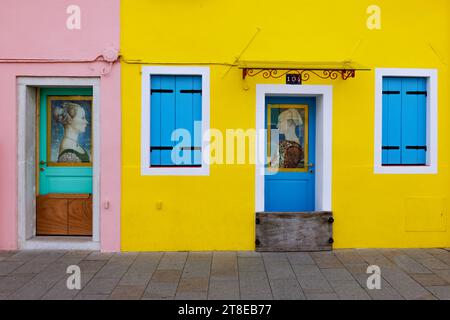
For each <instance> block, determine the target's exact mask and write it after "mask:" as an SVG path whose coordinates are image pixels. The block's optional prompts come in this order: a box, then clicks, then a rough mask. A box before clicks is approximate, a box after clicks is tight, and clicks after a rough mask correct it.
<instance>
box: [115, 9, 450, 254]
mask: <svg viewBox="0 0 450 320" xmlns="http://www.w3.org/2000/svg"><path fill="white" fill-rule="evenodd" d="M372 4H377V5H379V6H380V7H381V9H382V29H381V30H378V31H370V30H368V29H367V27H366V20H367V17H368V15H367V14H366V9H367V7H368V6H369V5H372ZM449 9H450V3H449V2H448V0H431V1H428V2H427V4H426V5H424V2H423V1H421V0H396V1H392V0H376V1H372V0H370V1H365V0H342V1H332V0H329V1H328V0H321V1H319V0H317V1H307V0H280V1H276V2H274V1H272V0H252V1H242V0H227V1H223V0H190V1H185V0H172V1H163V0H160V1H159V0H154V1H147V0H126V1H122V8H121V12H122V13H121V19H122V22H121V28H122V36H121V47H122V55H123V59H124V63H123V73H122V77H123V78H122V80H123V81H122V90H123V96H122V99H123V100H122V106H123V129H122V133H123V147H122V151H123V152H122V157H123V158H122V160H123V172H122V174H123V185H122V197H123V199H122V225H121V228H122V249H123V250H125V251H131V250H237V249H240V250H253V249H254V228H255V222H254V214H255V209H254V203H255V192H254V190H255V185H254V184H255V182H254V180H255V179H254V171H255V170H254V166H252V165H228V166H227V165H214V166H212V167H211V175H210V176H209V177H150V176H141V175H140V121H141V117H140V115H141V89H140V88H141V78H140V68H141V66H142V65H152V64H165V65H169V64H188V65H200V64H202V65H203V64H206V65H208V64H210V65H211V127H212V128H218V129H220V130H223V131H225V130H226V129H228V128H231V129H232V128H243V129H247V128H254V127H255V109H256V101H255V87H256V84H257V83H283V81H284V79H282V80H262V78H254V79H250V80H249V81H248V85H249V90H248V91H245V90H243V83H242V77H241V71H240V70H238V69H236V68H232V69H231V70H230V72H229V73H227V71H229V67H228V66H226V65H221V64H222V63H224V64H228V63H233V62H234V61H235V59H236V57H237V56H238V55H239V53H240V52H241V51H242V49H243V48H244V47H245V46H246V44H247V43H248V42H249V40H250V39H251V37H252V36H253V35H254V33H255V31H256V30H257V28H260V29H261V31H260V33H259V34H258V36H257V37H256V39H255V41H254V42H253V43H252V45H251V46H250V47H249V48H248V50H247V51H245V53H244V54H243V56H242V57H241V59H242V60H264V61H319V62H320V61H342V60H347V59H351V60H354V61H356V62H358V63H359V64H361V65H364V66H367V67H369V68H371V69H372V71H369V72H360V73H358V74H357V78H356V79H350V80H347V81H342V80H336V81H331V80H329V81H318V80H317V79H316V78H312V79H311V81H309V82H308V83H307V84H332V85H333V86H334V88H333V90H334V91H333V177H332V179H333V185H332V187H333V193H332V206H333V212H334V215H335V217H336V223H335V234H334V238H335V241H336V242H335V248H348V247H439V246H447V247H448V246H450V232H449V231H450V222H449V221H450V219H448V204H447V203H446V200H445V199H447V198H448V196H449V181H450V179H449V178H450V177H449V167H448V161H449V147H450V145H449V136H450V130H449V129H448V128H449V126H450V123H449V117H450V114H449V111H448V110H449V95H448V87H449V84H450V83H449V74H448V64H447V63H448V61H449V58H450V54H449V37H450V34H449V30H450V28H449V26H448V21H449V20H450V14H449V13H450V10H449ZM375 68H436V69H438V71H439V174H438V175H423V176H419V175H402V176H400V175H374V173H373V163H374V88H375V83H374V80H375V75H374V69H375ZM409 198H422V200H420V201H418V200H416V201H415V202H417V203H419V204H421V205H424V204H425V205H426V204H427V203H428V202H429V203H430V206H431V207H432V208H431V209H430V212H432V213H434V214H435V215H434V216H432V217H430V216H428V215H427V213H426V210H425V211H424V212H425V213H424V214H422V210H423V209H421V210H420V211H419V210H409V211H410V212H411V213H410V214H407V210H406V209H405V208H406V207H407V199H409ZM427 199H428V200H427ZM158 201H162V202H163V209H162V210H157V208H156V203H157V202H158ZM441 203H444V204H443V205H441ZM413 205H414V202H413V203H412V204H411V206H413ZM440 213H442V214H443V218H444V219H445V220H444V222H442V223H441V224H439V223H437V222H436V221H434V220H433V219H436V218H439V217H440ZM438 222H439V221H438ZM436 223H437V225H435V224H436ZM407 226H410V227H409V228H410V229H412V230H421V231H422V232H407V231H406V230H407V229H408V227H407ZM436 227H438V230H441V229H442V230H443V231H433V230H437V229H436ZM430 230H431V231H430ZM424 231H427V232H424Z"/></svg>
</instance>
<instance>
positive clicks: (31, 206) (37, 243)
mask: <svg viewBox="0 0 450 320" xmlns="http://www.w3.org/2000/svg"><path fill="white" fill-rule="evenodd" d="M45 87H52V88H58V87H59V88H61V87H66V88H67V87H70V88H77V87H78V88H92V89H93V109H94V111H93V118H94V121H93V127H92V128H93V144H94V146H95V148H94V153H93V182H92V183H93V208H92V209H93V212H92V213H93V217H92V218H93V221H92V228H93V230H92V231H93V234H92V237H81V238H80V237H36V194H35V193H36V183H37V181H36V178H35V177H36V147H37V145H38V144H37V141H36V101H37V96H36V95H37V93H36V91H37V90H36V88H45ZM17 103H18V111H17V115H18V116H17V122H18V123H17V140H18V153H17V160H18V161H17V170H18V171H17V172H18V174H17V179H18V184H17V186H18V190H17V228H18V248H19V249H22V250H34V249H39V250H41V249H48V250H100V78H72V77H18V80H17Z"/></svg>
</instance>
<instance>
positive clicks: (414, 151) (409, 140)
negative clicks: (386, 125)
mask: <svg viewBox="0 0 450 320" xmlns="http://www.w3.org/2000/svg"><path fill="white" fill-rule="evenodd" d="M401 150H402V164H404V165H424V164H426V152H427V150H426V79H422V78H404V79H403V85H402V149H401Z"/></svg>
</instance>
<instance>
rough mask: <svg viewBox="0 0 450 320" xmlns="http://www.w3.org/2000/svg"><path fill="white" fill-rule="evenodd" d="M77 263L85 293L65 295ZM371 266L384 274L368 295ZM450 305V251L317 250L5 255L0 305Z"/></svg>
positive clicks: (0, 268)
mask: <svg viewBox="0 0 450 320" xmlns="http://www.w3.org/2000/svg"><path fill="white" fill-rule="evenodd" d="M70 265H78V266H79V267H80V269H81V272H82V277H81V280H82V288H81V290H68V289H67V286H66V281H67V277H68V276H69V275H68V274H66V269H67V267H68V266H70ZM369 265H378V266H379V267H380V268H381V272H382V288H381V290H368V289H367V287H366V281H367V277H368V274H367V273H366V271H367V267H368V266H369ZM6 299H50V300H55V299H76V300H78V299H89V300H97V299H151V300H155V299H156V300H159V299H165V300H167V299H186V300H190V299H196V300H197V299H201V300H204V299H211V300H239V299H241V300H273V299H275V300H280V299H281V300H306V299H309V300H325V299H333V300H334V299H343V300H352V299H356V300H369V299H374V300H404V299H407V300H437V299H442V300H450V249H395V250H394V249H392V250H385V249H383V250H381V249H367V250H336V251H333V252H313V253H262V254H260V253H255V252H166V253H163V252H160V253H159V252H158V253H156V252H155V253H118V254H109V253H99V252H80V251H16V252H1V251H0V300H6Z"/></svg>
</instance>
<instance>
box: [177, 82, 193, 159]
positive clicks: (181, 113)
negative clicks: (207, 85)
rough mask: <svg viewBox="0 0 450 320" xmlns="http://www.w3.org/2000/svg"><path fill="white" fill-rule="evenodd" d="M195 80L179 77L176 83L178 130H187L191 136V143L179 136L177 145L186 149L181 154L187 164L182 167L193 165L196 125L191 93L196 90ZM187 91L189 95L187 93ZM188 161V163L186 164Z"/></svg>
mask: <svg viewBox="0 0 450 320" xmlns="http://www.w3.org/2000/svg"><path fill="white" fill-rule="evenodd" d="M192 81H193V79H192V77H191V76H178V77H177V81H176V84H177V85H176V92H177V93H176V128H177V129H185V130H187V131H188V132H189V134H190V141H180V139H182V138H181V137H178V136H177V144H180V143H181V144H180V145H181V146H182V147H184V148H186V149H184V150H181V151H177V152H179V154H180V155H181V156H182V157H183V159H185V162H184V163H182V164H181V165H188V166H189V165H192V164H193V162H192V150H191V149H190V148H191V147H192V146H193V145H192V139H193V137H194V124H193V115H192V96H193V93H189V91H192V90H193V89H194V86H193V83H192ZM186 91H187V93H185V92H186ZM186 161H187V162H186Z"/></svg>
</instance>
